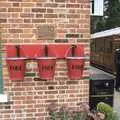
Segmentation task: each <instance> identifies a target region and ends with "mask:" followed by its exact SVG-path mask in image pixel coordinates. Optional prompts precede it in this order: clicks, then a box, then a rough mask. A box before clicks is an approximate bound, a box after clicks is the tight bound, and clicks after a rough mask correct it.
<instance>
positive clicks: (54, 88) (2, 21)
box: [0, 0, 90, 120]
mask: <svg viewBox="0 0 120 120" xmlns="http://www.w3.org/2000/svg"><path fill="white" fill-rule="evenodd" d="M89 2H90V1H89V0H0V27H1V30H2V36H1V38H2V39H1V41H2V42H3V43H4V44H5V43H8V44H11V43H12V44H18V43H22V44H24V43H57V44H59V43H65V44H67V43H75V44H78V43H80V44H84V46H85V54H86V55H88V54H89V39H90V13H89V11H90V3H89ZM41 24H49V25H53V26H54V27H55V30H56V35H55V37H54V39H52V40H51V39H48V40H43V39H38V36H37V33H36V30H37V28H38V26H39V25H41ZM70 33H72V34H79V37H75V38H68V37H67V34H70ZM3 56H4V57H5V54H4V55H3ZM27 66H28V67H27V69H28V71H29V72H32V73H35V77H34V76H27V77H25V80H24V81H21V82H20V81H19V82H12V81H11V80H10V78H9V75H8V70H7V66H6V62H5V61H3V71H4V72H3V79H4V92H5V93H6V94H8V95H9V96H10V101H11V102H10V103H8V104H0V113H1V114H0V120H14V119H17V120H23V119H25V120H46V119H47V118H48V112H47V108H48V105H49V104H51V103H53V102H54V103H57V104H60V105H63V104H66V105H67V106H70V107H77V103H79V102H88V101H89V99H88V98H89V81H88V77H89V74H88V67H89V61H86V62H85V69H84V76H83V78H82V79H80V80H69V79H68V76H67V68H66V61H65V60H58V61H57V66H56V72H55V78H54V80H52V81H35V79H34V78H36V77H38V74H37V72H36V71H35V69H36V63H35V62H34V61H29V62H28V65H27Z"/></svg>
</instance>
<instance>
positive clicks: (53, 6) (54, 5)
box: [44, 3, 58, 8]
mask: <svg viewBox="0 0 120 120" xmlns="http://www.w3.org/2000/svg"><path fill="white" fill-rule="evenodd" d="M57 6H58V4H57V3H46V4H45V5H44V7H52V8H55V7H57Z"/></svg>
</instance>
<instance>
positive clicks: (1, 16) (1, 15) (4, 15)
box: [0, 12, 10, 19]
mask: <svg viewBox="0 0 120 120" xmlns="http://www.w3.org/2000/svg"><path fill="white" fill-rule="evenodd" d="M9 17H10V14H8V13H5V12H4V13H0V18H2V19H3V18H9Z"/></svg>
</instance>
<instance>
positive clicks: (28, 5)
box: [21, 2, 35, 7]
mask: <svg viewBox="0 0 120 120" xmlns="http://www.w3.org/2000/svg"><path fill="white" fill-rule="evenodd" d="M34 6H35V4H34V3H32V2H26V3H25V2H24V3H21V7H34Z"/></svg>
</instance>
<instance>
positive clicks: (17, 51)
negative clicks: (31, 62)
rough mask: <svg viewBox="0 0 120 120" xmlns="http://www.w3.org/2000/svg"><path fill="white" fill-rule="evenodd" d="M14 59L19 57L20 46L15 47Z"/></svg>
mask: <svg viewBox="0 0 120 120" xmlns="http://www.w3.org/2000/svg"><path fill="white" fill-rule="evenodd" d="M15 47H16V57H20V46H19V45H16V46H15Z"/></svg>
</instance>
